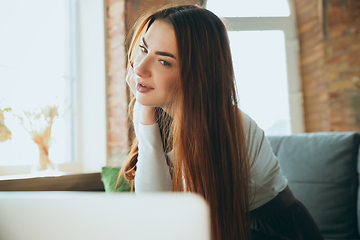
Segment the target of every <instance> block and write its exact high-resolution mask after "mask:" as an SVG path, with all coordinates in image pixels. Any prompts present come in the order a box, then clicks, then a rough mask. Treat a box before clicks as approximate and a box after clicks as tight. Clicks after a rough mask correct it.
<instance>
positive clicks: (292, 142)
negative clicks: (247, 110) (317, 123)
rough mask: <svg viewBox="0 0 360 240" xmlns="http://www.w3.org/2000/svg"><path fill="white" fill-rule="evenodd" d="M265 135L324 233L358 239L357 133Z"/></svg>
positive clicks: (292, 183)
mask: <svg viewBox="0 0 360 240" xmlns="http://www.w3.org/2000/svg"><path fill="white" fill-rule="evenodd" d="M268 140H269V142H270V145H271V147H272V149H273V151H274V153H275V155H276V156H277V157H278V159H279V162H280V165H281V168H282V170H283V173H284V175H285V177H286V178H287V179H288V181H289V186H290V189H291V190H292V191H293V193H294V195H295V197H296V198H297V199H299V200H300V201H301V202H302V203H303V204H304V205H305V206H306V207H307V208H308V210H309V212H310V213H311V215H312V216H313V218H314V220H315V222H316V223H317V224H318V227H319V228H320V231H321V232H322V234H323V236H324V238H325V239H328V240H330V239H360V236H359V230H360V227H359V223H360V221H359V220H360V200H359V198H358V195H359V171H360V166H359V160H360V157H359V144H360V134H359V133H358V132H345V133H303V134H294V135H290V136H269V137H268ZM358 209H359V210H358Z"/></svg>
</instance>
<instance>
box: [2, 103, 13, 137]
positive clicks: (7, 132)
mask: <svg viewBox="0 0 360 240" xmlns="http://www.w3.org/2000/svg"><path fill="white" fill-rule="evenodd" d="M9 111H11V108H5V109H1V108H0V142H5V141H7V140H10V139H11V136H12V134H11V131H10V130H9V128H7V127H6V125H5V116H4V112H9Z"/></svg>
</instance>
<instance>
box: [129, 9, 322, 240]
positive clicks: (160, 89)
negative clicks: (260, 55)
mask: <svg viewBox="0 0 360 240" xmlns="http://www.w3.org/2000/svg"><path fill="white" fill-rule="evenodd" d="M129 63H130V64H129V65H130V67H129V72H128V76H127V82H128V84H129V86H130V88H131V90H132V92H133V93H134V96H135V98H134V99H136V100H134V101H133V102H132V104H131V109H132V110H133V113H132V115H133V123H134V129H135V135H136V138H134V142H133V145H132V150H131V153H130V157H129V161H128V162H127V164H126V165H125V166H124V167H123V170H124V172H123V174H124V175H125V177H126V178H127V179H128V180H130V181H134V182H135V192H136V193H141V192H149V191H189V192H195V193H198V194H200V195H202V196H204V198H205V199H206V200H207V202H208V203H209V205H210V210H211V229H212V238H213V239H222V240H229V239H250V238H251V237H252V239H322V236H321V234H320V232H319V230H318V228H317V226H316V224H315V223H314V221H313V220H312V218H311V216H310V215H309V213H308V211H307V210H306V209H305V207H304V206H303V205H302V204H301V203H300V202H299V201H297V200H296V199H295V198H294V196H293V195H292V193H291V191H290V189H289V187H288V186H287V180H286V179H285V178H284V176H283V174H282V172H281V169H280V166H279V163H278V160H277V159H276V157H275V156H274V154H273V153H272V150H271V148H270V145H269V143H268V141H267V139H266V138H265V136H264V132H263V130H262V129H260V128H259V127H258V126H257V124H256V123H255V122H254V121H253V120H252V119H251V118H250V117H249V116H247V115H246V114H245V113H243V112H241V110H239V108H238V102H237V98H236V89H235V81H234V71H233V66H232V59H231V53H230V47H229V40H228V35H227V31H226V28H225V26H224V24H223V23H222V22H221V20H220V19H219V18H218V17H217V16H215V15H214V14H213V13H211V12H210V11H208V10H206V9H203V8H201V7H197V6H177V7H168V8H165V9H162V10H159V11H157V12H155V13H153V14H151V15H150V16H147V17H145V18H143V19H142V20H141V21H140V24H139V25H138V26H137V29H136V31H135V33H134V36H133V40H132V43H131V46H130V49H129ZM254 92H256V91H254ZM259 97H261V96H259ZM169 221H171V219H169Z"/></svg>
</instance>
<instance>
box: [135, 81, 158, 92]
mask: <svg viewBox="0 0 360 240" xmlns="http://www.w3.org/2000/svg"><path fill="white" fill-rule="evenodd" d="M136 90H137V91H138V92H140V93H146V92H149V91H151V90H154V88H151V87H148V86H146V85H144V84H141V83H139V82H137V83H136Z"/></svg>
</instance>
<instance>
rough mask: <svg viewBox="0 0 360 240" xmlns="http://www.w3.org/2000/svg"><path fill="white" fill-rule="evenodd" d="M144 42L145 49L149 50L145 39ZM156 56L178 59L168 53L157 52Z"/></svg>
mask: <svg viewBox="0 0 360 240" xmlns="http://www.w3.org/2000/svg"><path fill="white" fill-rule="evenodd" d="M142 41H143V43H144V45H145V47H147V48H148V45H147V43H146V41H145V38H144V37H143V38H142ZM155 54H157V55H161V56H165V57H171V58H173V59H176V57H175V56H174V55H173V54H171V53H168V52H162V51H156V52H155Z"/></svg>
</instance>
